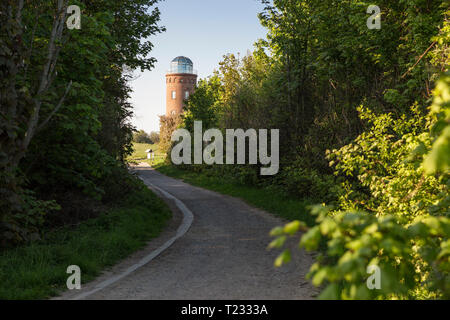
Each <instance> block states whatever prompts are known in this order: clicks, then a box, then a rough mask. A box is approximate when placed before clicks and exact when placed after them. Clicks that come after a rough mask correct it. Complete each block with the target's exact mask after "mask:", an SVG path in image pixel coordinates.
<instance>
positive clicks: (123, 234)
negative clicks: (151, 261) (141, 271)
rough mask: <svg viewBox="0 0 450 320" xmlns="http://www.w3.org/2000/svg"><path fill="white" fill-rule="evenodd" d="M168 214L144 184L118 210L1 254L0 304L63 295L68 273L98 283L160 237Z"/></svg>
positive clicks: (167, 210) (64, 227) (159, 200)
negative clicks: (104, 273)
mask: <svg viewBox="0 0 450 320" xmlns="http://www.w3.org/2000/svg"><path fill="white" fill-rule="evenodd" d="M170 216H171V212H170V209H169V208H168V207H167V205H166V204H165V203H164V202H163V201H162V200H161V199H159V198H158V197H157V196H156V195H155V194H154V193H152V192H151V191H150V190H149V189H148V188H147V187H146V186H145V185H144V184H143V183H142V184H141V185H140V187H139V188H137V190H136V191H135V192H133V193H132V194H129V195H128V197H126V198H125V199H123V200H121V201H120V202H119V203H117V205H116V207H114V208H111V209H109V210H107V211H105V212H102V213H101V214H100V215H99V216H98V217H95V218H92V219H89V220H86V221H83V222H81V223H79V225H77V226H76V227H73V226H63V227H61V228H58V229H53V230H52V231H49V232H46V233H45V234H44V235H43V237H42V239H41V240H40V241H34V242H32V243H31V244H29V245H27V246H19V247H16V248H14V249H9V250H4V251H3V252H1V253H0V299H45V298H48V297H51V296H54V295H55V294H58V293H59V292H61V291H62V290H64V289H66V288H65V285H66V281H67V276H68V274H67V273H66V270H67V267H68V266H70V265H77V266H79V267H80V269H81V270H82V277H81V280H82V283H86V282H88V281H90V280H93V279H94V278H95V277H97V276H98V275H99V274H100V273H101V272H102V271H103V270H104V269H105V267H108V266H113V265H114V264H116V263H117V262H118V261H120V260H122V259H124V258H125V257H127V256H128V255H129V254H130V253H132V252H134V251H136V250H138V249H140V248H142V247H144V246H145V245H146V244H147V243H148V240H150V239H152V238H154V237H156V236H158V235H159V233H160V231H161V230H162V229H163V228H164V227H165V226H166V222H167V220H168V219H169V218H170Z"/></svg>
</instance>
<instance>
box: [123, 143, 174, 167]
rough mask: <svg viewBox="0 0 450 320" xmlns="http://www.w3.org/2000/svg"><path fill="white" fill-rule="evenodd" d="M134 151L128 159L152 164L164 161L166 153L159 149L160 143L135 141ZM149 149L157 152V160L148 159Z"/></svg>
mask: <svg viewBox="0 0 450 320" xmlns="http://www.w3.org/2000/svg"><path fill="white" fill-rule="evenodd" d="M133 148H134V152H133V154H132V155H131V156H129V157H128V159H127V161H129V162H134V163H139V162H146V163H148V164H151V165H158V164H161V163H163V162H164V160H165V158H166V155H165V154H164V153H161V152H160V151H159V145H158V144H147V143H133ZM148 149H152V150H153V152H155V160H148V159H147V153H146V152H145V151H146V150H148Z"/></svg>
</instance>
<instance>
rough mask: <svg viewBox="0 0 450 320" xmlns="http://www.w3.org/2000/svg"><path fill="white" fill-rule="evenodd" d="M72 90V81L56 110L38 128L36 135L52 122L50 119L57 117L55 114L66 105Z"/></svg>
mask: <svg viewBox="0 0 450 320" xmlns="http://www.w3.org/2000/svg"><path fill="white" fill-rule="evenodd" d="M71 88H72V80H71V81H70V82H69V84H68V85H67V87H66V91H65V92H64V95H63V96H62V97H61V99H60V100H59V102H58V104H57V105H56V107H55V109H53V111H52V112H51V113H50V114H49V115H48V117H47V118H46V119H45V120H44V121H43V122H42V123H41V124H40V125H39V126H38V128H37V129H36V133H37V132H39V131H41V130H42V129H43V128H44V127H45V125H46V124H47V123H48V122H49V121H50V119H51V118H52V117H53V116H54V115H55V113H56V112H58V110H59V109H61V107H62V105H63V104H64V101H65V100H66V97H67V95H68V94H69V92H70V89H71Z"/></svg>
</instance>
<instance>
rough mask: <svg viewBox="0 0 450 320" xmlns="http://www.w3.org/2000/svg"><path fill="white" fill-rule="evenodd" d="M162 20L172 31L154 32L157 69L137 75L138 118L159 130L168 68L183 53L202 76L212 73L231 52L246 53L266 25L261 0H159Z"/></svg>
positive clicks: (139, 123) (133, 100) (150, 128)
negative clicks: (260, 15) (262, 20)
mask: <svg viewBox="0 0 450 320" xmlns="http://www.w3.org/2000/svg"><path fill="white" fill-rule="evenodd" d="M157 7H159V9H160V11H161V22H160V24H161V25H163V26H165V27H166V28H167V31H166V32H164V33H162V34H159V35H156V36H153V37H152V38H151V41H152V43H153V44H154V45H155V47H154V49H153V51H152V53H151V56H153V57H155V58H156V59H158V62H157V63H156V65H155V68H154V69H153V70H152V71H146V72H144V73H138V72H136V76H139V78H138V79H137V80H134V81H132V82H131V83H130V84H131V87H132V88H133V91H134V92H133V93H132V97H131V103H132V104H133V106H134V112H135V116H134V118H133V121H132V122H133V124H134V125H135V126H136V127H137V128H138V129H144V130H145V131H147V132H149V131H159V118H158V115H163V114H165V110H166V95H165V90H166V88H165V85H166V83H165V74H166V71H167V70H168V69H169V65H170V61H171V60H172V59H173V58H175V57H177V56H186V57H189V58H190V59H191V60H192V61H193V62H194V69H196V70H197V71H198V75H199V78H205V77H207V76H209V75H211V74H212V73H213V71H214V69H217V67H218V63H219V62H220V61H221V60H222V56H223V55H225V54H227V53H238V52H240V53H241V55H245V54H246V53H247V50H253V44H254V43H255V42H256V40H257V39H259V38H264V37H265V34H266V31H265V29H264V28H263V27H262V26H261V25H260V23H259V20H258V17H257V14H258V13H259V12H261V11H262V9H263V5H262V4H261V3H260V1H259V0H165V1H163V2H161V3H159V4H158V5H157Z"/></svg>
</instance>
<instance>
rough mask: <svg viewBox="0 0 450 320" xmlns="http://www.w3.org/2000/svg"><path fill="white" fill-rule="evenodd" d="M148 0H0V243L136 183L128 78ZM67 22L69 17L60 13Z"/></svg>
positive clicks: (68, 217) (142, 64) (87, 213)
mask: <svg viewBox="0 0 450 320" xmlns="http://www.w3.org/2000/svg"><path fill="white" fill-rule="evenodd" d="M156 2H157V1H156V0H125V1H124V0H120V1H119V0H98V1H88V0H86V1H85V0H73V1H70V5H77V6H79V7H80V8H81V29H76V28H75V29H73V28H69V27H68V24H67V23H66V22H67V21H68V20H70V19H69V18H70V17H71V15H72V13H70V12H69V13H68V12H67V8H68V5H69V3H68V1H67V0H46V1H42V0H6V1H1V3H0V106H1V110H0V247H7V246H13V245H17V244H20V243H23V242H26V241H31V240H36V239H39V238H40V237H42V233H43V230H48V229H52V228H54V227H57V226H60V225H64V224H75V223H78V222H79V221H80V220H83V219H86V218H92V217H95V216H97V215H98V214H99V213H100V212H102V211H103V210H104V209H105V206H111V205H114V202H116V201H120V200H121V199H122V198H123V197H125V196H127V195H130V194H132V193H133V192H137V191H138V190H139V188H140V184H139V183H137V181H136V179H135V178H134V177H133V176H131V175H130V174H129V173H128V171H127V170H126V165H125V162H124V161H125V158H126V156H127V155H129V154H131V151H132V133H133V127H132V126H131V124H130V123H129V119H130V117H131V115H132V108H131V105H130V104H129V102H128V98H129V94H130V87H129V86H128V81H129V79H130V77H131V75H132V71H133V70H136V69H140V70H150V69H151V68H152V67H153V64H154V62H155V59H154V58H151V57H149V56H148V54H149V53H150V51H151V49H152V43H151V42H149V41H148V37H150V36H152V35H155V34H157V33H159V32H161V31H163V30H164V28H162V27H160V26H158V24H157V23H158V21H159V11H158V9H152V6H153V5H154V4H155V3H156ZM69 22H70V21H69Z"/></svg>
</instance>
